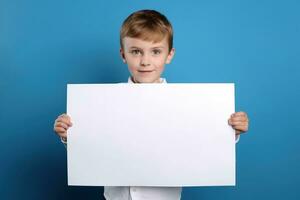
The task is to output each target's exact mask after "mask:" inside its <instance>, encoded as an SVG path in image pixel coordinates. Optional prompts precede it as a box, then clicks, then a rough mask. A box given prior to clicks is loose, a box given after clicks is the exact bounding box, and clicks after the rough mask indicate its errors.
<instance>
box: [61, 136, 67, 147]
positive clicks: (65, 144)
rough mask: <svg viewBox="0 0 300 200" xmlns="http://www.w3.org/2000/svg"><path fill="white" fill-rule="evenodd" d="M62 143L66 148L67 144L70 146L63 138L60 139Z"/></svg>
mask: <svg viewBox="0 0 300 200" xmlns="http://www.w3.org/2000/svg"><path fill="white" fill-rule="evenodd" d="M60 141H61V142H62V143H63V144H64V146H65V147H66V148H67V144H68V142H67V140H66V139H64V138H63V137H60Z"/></svg>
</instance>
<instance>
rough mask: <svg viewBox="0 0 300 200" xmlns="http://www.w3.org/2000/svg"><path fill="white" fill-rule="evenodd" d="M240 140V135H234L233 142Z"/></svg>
mask: <svg viewBox="0 0 300 200" xmlns="http://www.w3.org/2000/svg"><path fill="white" fill-rule="evenodd" d="M239 141H240V135H236V136H235V143H238V142H239Z"/></svg>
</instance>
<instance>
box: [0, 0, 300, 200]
mask: <svg viewBox="0 0 300 200" xmlns="http://www.w3.org/2000/svg"><path fill="white" fill-rule="evenodd" d="M140 9H156V10H158V11H160V12H162V13H164V14H165V15H166V16H167V17H168V18H169V20H170V21H171V22H172V24H173V26H174V31H175V35H174V36H175V38H174V45H175V48H176V50H177V51H176V55H175V58H174V60H173V62H172V63H171V64H170V65H168V66H167V69H166V71H165V73H164V77H166V78H167V79H168V82H234V83H236V109H237V110H243V111H246V112H247V113H248V114H249V117H250V122H251V123H250V130H249V132H248V134H245V135H243V136H242V137H241V140H240V142H239V143H238V144H237V186H235V187H192V188H184V190H183V194H182V199H184V200H187V199H212V200H215V199H230V200H233V199H243V200H245V199H283V198H285V199H300V191H299V189H300V145H299V142H300V117H299V116H300V106H299V103H300V89H299V87H300V65H299V64H300V56H299V55H300V54H299V53H300V48H299V47H300V39H299V35H300V23H299V21H300V12H299V10H300V3H299V1H296V0H295V1H292V0H287V1H274V0H273V1H272V0H260V1H250V0H249V1H238V0H236V1H234V0H230V1H184V2H181V1H178V2H177V1H157V2H154V1H149V2H148V1H114V0H111V1H108V2H107V1H99V0H90V1H74V0H72V1H71V0H65V1H59V0H51V1H50V0H48V1H47V0H46V1H39V0H27V1H21V0H0V123H1V129H0V132H1V136H0V138H1V139H0V141H1V145H0V156H1V157H0V158H1V161H0V162H1V165H0V177H1V178H0V199H24V200H25V199H31V200H32V199H49V200H50V199H51V200H52V199H101V198H102V191H103V188H101V187H68V186H67V171H66V169H67V168H66V167H67V166H66V151H65V148H64V147H63V145H62V144H61V143H60V141H59V139H58V137H57V136H56V135H55V134H54V132H53V122H54V120H55V118H56V117H57V116H58V115H59V114H60V113H63V112H65V111H66V84H67V83H117V82H123V81H126V80H127V77H128V75H129V73H128V71H127V67H126V65H124V64H123V63H122V61H121V59H120V57H119V29H120V26H121V23H122V21H123V20H124V19H125V17H127V16H128V15H129V14H130V13H131V12H133V11H136V10H140Z"/></svg>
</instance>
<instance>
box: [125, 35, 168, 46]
mask: <svg viewBox="0 0 300 200" xmlns="http://www.w3.org/2000/svg"><path fill="white" fill-rule="evenodd" d="M123 45H124V48H132V47H138V48H153V47H162V48H167V47H168V41H167V38H166V37H165V38H163V39H162V40H161V41H159V42H155V43H154V42H153V41H146V40H142V39H140V38H133V37H124V38H123Z"/></svg>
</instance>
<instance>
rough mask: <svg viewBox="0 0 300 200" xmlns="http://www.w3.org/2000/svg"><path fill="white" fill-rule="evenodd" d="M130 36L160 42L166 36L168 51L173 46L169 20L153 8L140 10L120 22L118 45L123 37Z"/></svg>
mask: <svg viewBox="0 0 300 200" xmlns="http://www.w3.org/2000/svg"><path fill="white" fill-rule="evenodd" d="M124 37H132V38H139V39H142V40H145V41H151V42H154V43H156V42H160V41H162V40H163V39H164V38H165V37H167V40H168V44H169V51H171V49H172V48H173V28H172V25H171V23H170V22H169V20H168V19H167V18H166V17H165V16H164V15H163V14H161V13H159V12H157V11H155V10H140V11H136V12H134V13H132V14H131V15H129V16H128V17H127V18H126V19H125V21H124V22H123V24H122V27H121V31H120V45H121V48H122V49H123V38H124Z"/></svg>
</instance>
